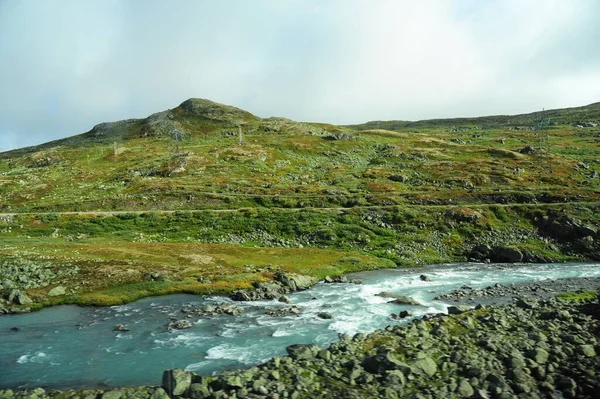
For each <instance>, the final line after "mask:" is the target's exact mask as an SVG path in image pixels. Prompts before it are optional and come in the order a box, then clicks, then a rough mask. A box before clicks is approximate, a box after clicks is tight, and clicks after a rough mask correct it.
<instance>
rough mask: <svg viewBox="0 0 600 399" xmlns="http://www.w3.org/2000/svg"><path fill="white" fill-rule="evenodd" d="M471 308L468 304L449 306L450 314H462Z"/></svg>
mask: <svg viewBox="0 0 600 399" xmlns="http://www.w3.org/2000/svg"><path fill="white" fill-rule="evenodd" d="M470 310H471V307H470V306H467V305H455V306H448V314H461V313H464V312H468V311H470Z"/></svg>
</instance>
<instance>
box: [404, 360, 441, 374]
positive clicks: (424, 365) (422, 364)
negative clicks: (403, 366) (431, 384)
mask: <svg viewBox="0 0 600 399" xmlns="http://www.w3.org/2000/svg"><path fill="white" fill-rule="evenodd" d="M410 370H411V371H412V372H413V373H415V374H422V375H426V376H428V377H432V376H433V375H434V374H435V373H436V372H437V364H435V361H434V360H433V359H431V358H430V357H424V358H423V359H418V360H416V361H415V362H414V363H413V364H411V366H410Z"/></svg>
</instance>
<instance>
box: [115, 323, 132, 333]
mask: <svg viewBox="0 0 600 399" xmlns="http://www.w3.org/2000/svg"><path fill="white" fill-rule="evenodd" d="M113 331H120V332H127V331H129V328H127V327H125V326H124V325H123V324H117V325H116V326H115V327H114V328H113Z"/></svg>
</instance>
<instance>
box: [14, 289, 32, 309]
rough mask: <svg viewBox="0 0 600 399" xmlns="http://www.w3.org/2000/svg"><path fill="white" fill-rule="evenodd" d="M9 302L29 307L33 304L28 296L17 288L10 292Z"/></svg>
mask: <svg viewBox="0 0 600 399" xmlns="http://www.w3.org/2000/svg"><path fill="white" fill-rule="evenodd" d="M8 301H9V302H12V303H15V304H17V305H27V304H30V303H32V302H33V301H32V300H31V299H30V298H29V297H28V296H27V295H25V294H24V293H23V292H22V291H20V290H18V289H16V288H13V289H12V290H10V293H9V294H8Z"/></svg>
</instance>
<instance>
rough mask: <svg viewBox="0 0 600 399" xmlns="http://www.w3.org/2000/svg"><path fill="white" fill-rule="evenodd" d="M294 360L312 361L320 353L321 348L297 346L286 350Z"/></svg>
mask: <svg viewBox="0 0 600 399" xmlns="http://www.w3.org/2000/svg"><path fill="white" fill-rule="evenodd" d="M285 350H286V351H287V353H288V355H289V356H290V357H291V358H292V359H312V358H314V357H315V355H316V354H317V352H318V351H319V347H318V346H317V345H314V344H296V345H290V346H288V347H287V348H285Z"/></svg>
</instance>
